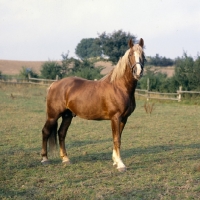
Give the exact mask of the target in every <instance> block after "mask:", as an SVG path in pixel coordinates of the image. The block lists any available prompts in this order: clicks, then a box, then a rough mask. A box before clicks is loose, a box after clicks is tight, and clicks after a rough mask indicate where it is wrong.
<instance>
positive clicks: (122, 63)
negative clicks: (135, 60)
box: [110, 44, 143, 82]
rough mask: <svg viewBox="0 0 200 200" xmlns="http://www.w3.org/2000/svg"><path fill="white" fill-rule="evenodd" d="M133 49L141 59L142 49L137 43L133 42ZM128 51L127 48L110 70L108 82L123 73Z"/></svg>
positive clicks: (126, 63)
mask: <svg viewBox="0 0 200 200" xmlns="http://www.w3.org/2000/svg"><path fill="white" fill-rule="evenodd" d="M133 51H135V52H137V53H138V54H139V56H140V58H141V60H142V59H143V56H142V55H143V50H142V47H141V46H140V45H139V44H135V45H134V46H133ZM129 52H130V49H129V50H127V51H126V53H125V54H124V56H123V57H121V58H120V59H119V61H118V63H117V65H116V67H115V68H114V69H113V71H112V74H111V79H110V82H113V81H115V80H116V79H118V78H120V77H122V76H123V75H124V73H125V70H126V66H127V65H128V62H129V61H128V56H129Z"/></svg>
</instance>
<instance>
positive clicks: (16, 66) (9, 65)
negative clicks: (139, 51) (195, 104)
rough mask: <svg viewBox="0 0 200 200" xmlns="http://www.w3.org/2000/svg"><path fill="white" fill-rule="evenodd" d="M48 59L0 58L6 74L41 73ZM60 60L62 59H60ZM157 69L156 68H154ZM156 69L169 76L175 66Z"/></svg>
mask: <svg viewBox="0 0 200 200" xmlns="http://www.w3.org/2000/svg"><path fill="white" fill-rule="evenodd" d="M45 62H46V61H17V60H0V71H1V72H2V74H6V75H18V74H19V73H20V70H21V69H22V67H26V68H32V69H33V71H34V72H36V73H37V74H40V69H41V66H42V64H43V63H45ZM58 62H60V61H58ZM95 66H96V67H98V66H101V67H104V69H103V70H102V71H101V74H107V73H109V72H110V71H111V70H112V69H113V67H114V66H113V65H112V63H111V62H105V61H98V62H96V63H95ZM154 69H155V68H154ZM156 70H157V71H159V72H161V73H166V74H167V76H168V77H171V76H173V74H174V67H156Z"/></svg>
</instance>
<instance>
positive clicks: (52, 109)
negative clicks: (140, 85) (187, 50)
mask: <svg viewBox="0 0 200 200" xmlns="http://www.w3.org/2000/svg"><path fill="white" fill-rule="evenodd" d="M143 46H144V41H143V39H142V38H141V39H140V41H139V44H135V45H134V44H133V42H132V40H129V47H130V48H129V49H128V50H127V51H126V53H125V54H124V56H123V57H122V58H120V60H119V61H118V64H117V65H116V67H115V68H114V69H113V70H112V71H111V72H110V73H109V74H108V75H106V76H105V77H103V78H102V79H100V80H98V81H91V80H85V79H82V78H78V77H68V78H64V79H61V80H59V81H56V82H54V83H52V84H51V86H50V87H49V89H48V93H47V99H46V100H47V102H46V103H47V120H46V123H45V125H44V127H43V129H42V153H41V155H42V158H43V159H42V161H41V162H42V163H43V164H46V163H47V162H48V158H47V141H48V140H49V146H50V147H51V146H55V145H56V134H57V120H58V119H59V118H60V117H62V122H61V125H60V127H59V129H58V138H59V145H60V156H61V158H62V162H63V163H70V160H69V158H68V156H67V152H66V148H65V136H66V133H67V130H68V127H69V126H70V124H71V121H72V118H73V117H74V116H76V115H77V116H78V117H81V118H84V119H88V120H111V128H112V136H113V154H112V159H113V162H114V163H113V165H115V166H116V167H117V169H118V170H119V171H125V170H126V166H125V165H124V163H123V162H122V159H121V156H120V145H121V135H122V131H123V129H124V126H125V124H126V121H127V118H128V117H129V116H130V115H131V113H132V112H133V111H134V109H135V107H136V104H135V96H134V93H135V88H136V85H137V81H138V80H139V79H140V77H141V76H142V72H143V66H144V59H145V58H144V52H143Z"/></svg>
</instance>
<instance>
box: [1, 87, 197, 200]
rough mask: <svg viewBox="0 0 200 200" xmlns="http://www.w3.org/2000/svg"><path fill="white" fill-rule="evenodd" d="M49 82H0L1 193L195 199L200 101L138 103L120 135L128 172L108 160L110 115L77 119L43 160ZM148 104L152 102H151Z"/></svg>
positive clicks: (8, 195) (14, 195) (24, 196)
mask: <svg viewBox="0 0 200 200" xmlns="http://www.w3.org/2000/svg"><path fill="white" fill-rule="evenodd" d="M45 95H46V88H45V87H42V86H40V87H39V86H20V85H17V86H9V85H3V84H1V85H0V127H1V128H0V199H20V200H21V199H199V198H200V131H199V129H200V120H199V118H200V106H198V105H186V104H183V103H178V102H173V103H171V102H161V101H160V102H158V101H155V102H154V103H155V106H154V108H155V109H154V110H153V112H152V114H151V115H149V114H146V112H145V109H144V103H145V101H144V100H138V101H137V108H136V110H135V112H134V113H133V114H132V115H131V117H130V118H129V119H128V122H127V125H126V127H125V130H124V132H123V135H122V148H121V155H122V158H123V161H124V163H125V165H126V166H127V171H126V172H125V173H120V172H118V171H117V170H116V169H115V168H114V167H113V166H112V160H111V155H112V138H111V128H110V121H100V122H97V121H86V120H82V119H80V118H74V119H73V122H72V125H71V126H70V128H69V131H68V136H67V140H66V145H67V149H68V154H69V157H70V159H71V162H72V164H71V165H68V166H63V165H62V163H61V160H60V158H59V152H58V153H57V155H49V158H50V159H51V163H50V165H48V166H43V165H41V163H40V161H41V156H40V151H41V129H42V127H43V125H44V122H45ZM150 103H151V102H150Z"/></svg>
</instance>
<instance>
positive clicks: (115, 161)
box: [112, 149, 126, 169]
mask: <svg viewBox="0 0 200 200" xmlns="http://www.w3.org/2000/svg"><path fill="white" fill-rule="evenodd" d="M112 158H113V166H115V165H117V169H120V168H121V169H125V168H126V166H125V165H124V163H123V162H122V159H121V158H120V157H119V155H117V152H116V150H115V149H113V155H112Z"/></svg>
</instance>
